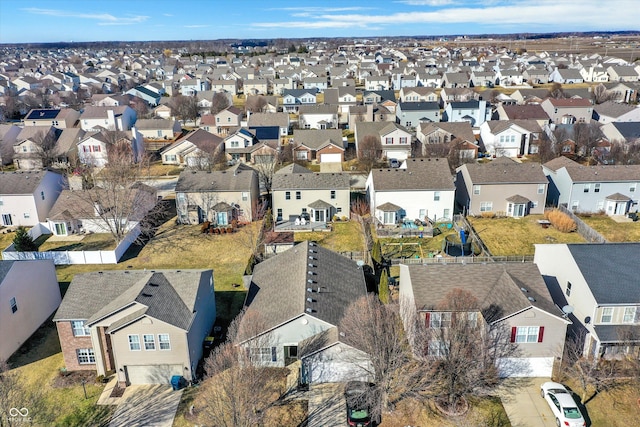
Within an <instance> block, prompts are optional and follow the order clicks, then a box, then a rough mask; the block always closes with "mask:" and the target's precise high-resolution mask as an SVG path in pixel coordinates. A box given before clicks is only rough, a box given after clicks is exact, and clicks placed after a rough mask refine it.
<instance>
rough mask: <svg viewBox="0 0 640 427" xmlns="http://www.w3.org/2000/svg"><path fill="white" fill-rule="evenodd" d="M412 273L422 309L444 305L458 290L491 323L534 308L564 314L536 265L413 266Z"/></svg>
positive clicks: (415, 295)
mask: <svg viewBox="0 0 640 427" xmlns="http://www.w3.org/2000/svg"><path fill="white" fill-rule="evenodd" d="M409 274H410V276H411V283H412V285H413V294H414V298H415V303H416V307H417V308H418V309H419V310H433V309H436V308H437V307H439V306H442V304H443V303H446V296H447V294H448V293H449V292H451V291H452V290H453V289H455V288H458V289H463V290H467V291H470V292H471V293H472V294H473V295H474V296H475V298H476V299H477V300H478V303H479V307H478V309H479V310H481V311H483V314H484V315H485V319H486V320H489V321H491V320H498V319H501V318H504V317H506V316H509V315H511V314H514V313H517V312H519V311H521V310H524V309H526V308H528V307H532V306H533V307H537V308H539V309H541V310H544V311H546V312H548V313H551V314H554V315H556V316H560V315H561V314H562V313H561V312H560V310H558V308H557V307H555V305H554V304H553V300H552V299H551V295H550V294H549V291H548V289H547V286H546V284H545V282H544V280H543V278H542V275H541V274H540V271H539V270H538V267H537V266H536V265H535V264H533V263H506V264H498V263H492V264H429V265H410V266H409ZM522 288H524V289H526V292H525V291H523V290H522ZM530 298H531V299H530ZM489 310H491V314H490V315H489V314H488V311H489ZM487 317H489V319H487Z"/></svg>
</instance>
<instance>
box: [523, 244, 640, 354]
mask: <svg viewBox="0 0 640 427" xmlns="http://www.w3.org/2000/svg"><path fill="white" fill-rule="evenodd" d="M535 247H536V252H535V256H534V262H535V263H536V265H537V266H538V268H539V269H540V273H542V274H543V275H544V276H545V280H546V281H547V282H548V284H547V285H548V286H549V288H550V289H553V290H555V291H556V292H553V296H554V299H555V301H554V302H555V303H556V305H558V306H559V307H565V306H569V310H568V311H569V312H570V313H571V314H570V315H569V317H570V319H571V320H572V321H573V322H574V326H576V327H575V328H572V332H573V333H574V334H575V338H574V337H571V338H572V339H577V340H578V341H577V342H578V343H579V344H583V354H584V355H585V356H587V357H589V356H592V357H594V358H600V357H603V358H614V357H620V356H621V355H629V356H631V357H634V358H638V356H640V285H639V284H638V264H637V259H638V257H640V244H638V243H608V244H606V245H603V244H553V245H551V244H538V245H535Z"/></svg>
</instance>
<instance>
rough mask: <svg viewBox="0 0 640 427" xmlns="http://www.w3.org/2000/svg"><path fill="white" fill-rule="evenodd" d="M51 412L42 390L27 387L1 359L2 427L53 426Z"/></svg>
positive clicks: (0, 413) (0, 403)
mask: <svg viewBox="0 0 640 427" xmlns="http://www.w3.org/2000/svg"><path fill="white" fill-rule="evenodd" d="M36 409H37V410H36ZM49 411H50V408H47V406H46V405H45V404H44V398H43V396H42V390H41V389H39V388H37V387H27V386H26V385H25V382H24V379H23V378H22V377H21V376H20V374H19V373H18V372H16V371H12V370H10V369H9V365H8V364H7V363H6V362H5V361H4V360H1V359H0V427H15V426H21V425H25V424H37V425H47V424H51V423H52V421H53V420H52V419H51V414H50V413H49Z"/></svg>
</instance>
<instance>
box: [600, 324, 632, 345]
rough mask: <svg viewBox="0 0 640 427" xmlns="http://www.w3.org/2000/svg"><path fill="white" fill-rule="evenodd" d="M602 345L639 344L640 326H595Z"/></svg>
mask: <svg viewBox="0 0 640 427" xmlns="http://www.w3.org/2000/svg"><path fill="white" fill-rule="evenodd" d="M593 329H595V331H596V335H597V336H598V338H599V339H600V343H602V344H604V343H620V342H629V341H633V342H639V341H640V325H595V326H594V327H593Z"/></svg>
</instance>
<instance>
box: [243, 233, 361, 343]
mask: <svg viewBox="0 0 640 427" xmlns="http://www.w3.org/2000/svg"><path fill="white" fill-rule="evenodd" d="M310 272H311V273H313V274H309V273H310ZM336 278H340V279H339V280H336ZM309 280H311V282H309ZM308 288H310V289H312V290H313V292H308V290H307V289H308ZM318 289H320V292H317V290H318ZM366 293H367V288H366V283H365V280H364V273H363V270H362V269H361V268H358V266H357V264H356V263H355V262H354V261H352V260H350V259H348V258H346V257H343V256H342V255H339V254H337V253H335V252H333V251H330V250H328V249H325V248H323V247H320V246H318V245H316V244H314V243H311V242H308V241H305V242H302V243H299V244H297V245H296V246H294V247H293V248H291V249H289V250H287V251H286V252H283V253H281V254H279V255H277V256H275V257H273V258H269V259H267V260H266V261H263V262H261V263H260V264H258V265H257V266H256V267H255V269H254V272H253V276H252V278H251V285H250V288H249V292H248V294H247V299H246V300H245V305H247V306H248V309H247V313H250V312H254V313H258V314H259V317H260V319H261V320H263V321H264V322H265V324H266V325H265V326H266V327H267V328H273V327H276V326H278V325H279V324H281V323H283V322H286V321H288V320H291V319H293V318H294V317H297V316H300V315H302V314H305V313H306V314H307V315H309V316H314V317H316V318H318V319H320V320H322V321H325V322H327V323H329V324H331V325H338V324H339V323H340V320H341V319H342V316H343V314H344V311H345V310H346V308H347V307H348V306H349V305H350V304H351V303H352V302H354V301H356V300H357V299H358V298H360V297H363V296H365V295H366ZM308 298H310V299H312V300H313V301H312V302H308V301H307V299H308ZM248 318H251V317H248ZM242 329H244V328H242V327H241V331H242ZM248 338H250V337H249V336H242V335H241V336H240V339H241V340H244V339H248Z"/></svg>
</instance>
